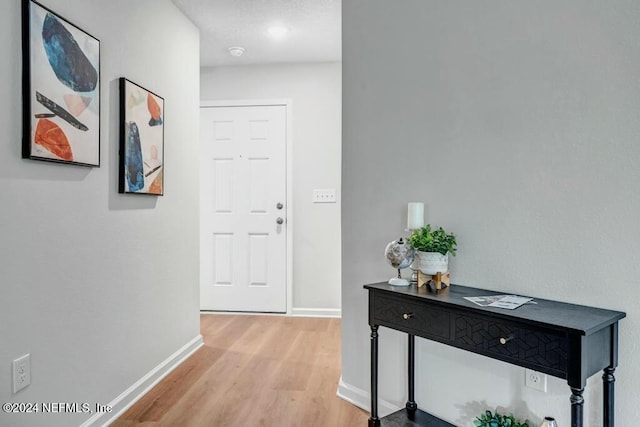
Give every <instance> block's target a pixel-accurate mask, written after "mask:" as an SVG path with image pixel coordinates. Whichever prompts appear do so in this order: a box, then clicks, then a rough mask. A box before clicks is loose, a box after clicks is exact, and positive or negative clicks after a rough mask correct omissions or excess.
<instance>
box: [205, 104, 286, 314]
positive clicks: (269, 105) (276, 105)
mask: <svg viewBox="0 0 640 427" xmlns="http://www.w3.org/2000/svg"><path fill="white" fill-rule="evenodd" d="M282 106H284V107H285V110H286V120H287V124H286V135H285V146H286V151H285V156H286V159H285V161H286V165H287V166H286V170H285V174H286V175H285V182H286V186H287V203H286V211H285V213H286V215H287V217H286V218H287V243H286V249H285V251H286V254H285V262H286V264H287V266H286V268H287V275H286V280H287V283H286V287H285V288H286V293H287V295H286V301H287V312H286V314H287V316H291V314H292V313H291V310H292V307H293V260H292V257H293V225H294V221H293V185H292V179H291V177H292V176H293V121H292V120H291V109H292V106H293V100H291V99H288V98H276V99H228V100H216V101H200V109H202V108H207V107H282Z"/></svg>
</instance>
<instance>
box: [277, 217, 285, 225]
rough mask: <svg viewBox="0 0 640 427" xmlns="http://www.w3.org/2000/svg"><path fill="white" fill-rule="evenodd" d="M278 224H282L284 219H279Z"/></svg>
mask: <svg viewBox="0 0 640 427" xmlns="http://www.w3.org/2000/svg"><path fill="white" fill-rule="evenodd" d="M276 222H277V223H278V224H282V223H283V222H284V219H282V218H280V217H278V219H276Z"/></svg>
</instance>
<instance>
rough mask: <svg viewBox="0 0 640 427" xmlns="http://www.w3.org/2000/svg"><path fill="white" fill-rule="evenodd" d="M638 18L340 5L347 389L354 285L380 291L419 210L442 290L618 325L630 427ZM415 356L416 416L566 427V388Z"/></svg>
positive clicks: (361, 379)
mask: <svg viewBox="0 0 640 427" xmlns="http://www.w3.org/2000/svg"><path fill="white" fill-rule="evenodd" d="M638 16H640V3H639V2H637V1H635V0H613V1H607V2H602V1H596V0H589V1H585V0H563V1H560V2H558V1H555V0H554V1H549V0H545V1H535V2H531V1H529V2H525V1H510V2H507V1H497V0H487V1H482V2H477V1H435V0H429V1H425V0H406V1H402V2H392V1H389V0H386V1H385V0H367V1H365V0H350V1H345V2H344V3H343V37H344V40H343V49H344V50H343V55H344V57H343V64H344V68H343V88H344V89H343V102H344V104H343V111H344V115H343V123H344V125H343V126H344V131H343V170H342V172H343V187H342V203H343V213H342V230H343V242H342V245H343V257H342V265H343V276H342V277H343V290H342V293H343V307H344V308H343V350H342V352H343V381H344V382H345V383H347V384H349V385H351V386H353V387H356V388H359V389H362V390H366V391H368V389H369V386H368V384H369V371H368V370H369V364H368V345H369V341H368V335H369V330H368V326H367V299H366V293H365V292H364V291H363V290H362V285H363V284H364V283H367V282H372V281H380V280H385V279H386V278H388V277H390V276H391V275H392V273H393V272H392V270H391V268H390V267H389V266H387V264H386V263H385V261H384V259H383V257H382V255H381V254H382V249H383V248H384V245H385V244H386V243H387V242H388V241H390V240H393V239H394V238H397V237H399V236H400V235H403V234H406V233H404V231H403V229H404V227H405V226H406V222H405V221H406V203H407V202H409V201H424V202H425V204H426V215H427V222H429V223H432V224H437V225H441V226H444V227H445V228H447V229H448V230H450V231H453V232H455V233H456V234H457V235H458V241H459V248H460V249H459V252H458V256H457V257H455V258H453V262H452V265H451V270H452V277H453V281H454V282H456V283H460V284H467V285H474V286H478V287H484V288H487V289H494V290H499V291H504V292H513V293H518V294H524V295H530V296H533V297H540V298H550V299H557V300H560V301H567V302H572V303H579V304H586V305H593V306H600V307H605V308H611V309H618V310H623V311H626V312H627V314H628V317H627V318H626V319H624V320H623V321H622V323H621V327H620V342H621V347H620V367H619V369H618V371H617V382H616V387H617V389H616V404H617V411H616V412H617V415H618V418H617V420H618V422H619V423H618V424H617V425H620V426H631V425H635V424H637V422H636V421H633V420H637V419H638V418H639V417H640V408H639V407H638V405H637V403H638V402H639V401H640V391H638V388H637V384H638V383H639V382H640V365H639V364H638V363H636V362H637V356H636V355H635V353H634V352H635V350H636V349H637V347H638V337H639V336H640V324H639V322H638V315H639V314H640V307H639V306H638V300H639V299H640V279H639V278H640V263H639V262H638V258H639V256H640V222H639V221H638V213H639V212H640V195H639V194H640V192H639V186H638V182H640V166H639V165H640V145H639V144H640V120H639V119H640V117H639V114H638V111H640V86H639V84H638V82H639V81H640V80H639V76H640V49H638V46H639V44H638V40H640V21H639V20H638ZM420 341H421V342H420V344H419V346H418V353H419V354H418V364H419V366H420V367H419V369H418V380H417V383H418V384H419V385H418V390H417V398H418V403H419V406H420V407H422V408H426V409H429V410H431V411H432V412H434V413H436V414H438V415H440V416H441V417H442V418H445V419H447V420H449V421H451V422H453V423H455V424H458V425H461V424H464V425H470V424H469V423H470V420H471V419H472V418H473V416H474V415H476V414H478V413H480V412H481V411H482V409H483V408H484V407H489V408H493V407H495V406H503V407H507V408H509V409H510V410H513V411H514V412H516V414H519V415H521V416H523V417H525V416H527V417H529V418H530V419H533V420H534V421H536V422H538V421H539V420H540V418H541V417H543V416H545V415H551V416H555V417H556V419H557V420H558V421H559V424H560V425H563V426H564V425H569V424H570V422H569V390H568V388H567V387H566V384H565V383H564V382H563V381H561V380H559V379H553V378H549V391H548V392H547V393H546V394H543V393H540V392H537V391H534V390H531V389H527V388H524V373H523V371H524V370H523V369H521V368H515V367H510V366H508V365H506V364H503V363H501V362H495V361H491V360H489V359H487V358H483V357H480V356H475V355H468V354H464V353H463V352H460V351H458V350H454V349H450V348H447V347H444V346H441V345H439V344H433V343H425V342H424V341H422V340H420ZM404 342H405V339H404V338H403V337H401V336H400V335H399V334H396V333H394V332H389V331H383V332H382V338H381V346H382V355H381V366H384V367H385V368H383V369H382V374H381V375H382V378H381V381H382V383H381V387H380V392H381V398H383V399H386V400H388V401H390V402H393V403H397V404H400V403H402V401H403V400H404V399H406V394H405V392H404V382H403V380H402V378H403V372H404V364H403V363H404V362H403V360H404V357H405V350H404ZM398 364H400V365H401V366H400V367H398V366H397V365H398ZM599 381H600V379H599V376H596V377H594V378H592V379H591V380H590V381H589V383H588V390H587V392H586V394H585V398H586V409H585V412H586V420H587V421H586V424H585V425H597V423H599V422H600V414H599V413H600V408H601V400H600V399H601V396H602V393H601V387H600V383H599ZM534 425H535V424H534Z"/></svg>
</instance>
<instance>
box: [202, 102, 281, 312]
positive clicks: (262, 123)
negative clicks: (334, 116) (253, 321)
mask: <svg viewBox="0 0 640 427" xmlns="http://www.w3.org/2000/svg"><path fill="white" fill-rule="evenodd" d="M200 111H201V120H200V123H201V125H200V126H201V129H200V139H201V165H200V166H201V167H200V171H201V172H200V174H201V182H200V185H201V200H200V202H201V208H200V218H201V220H200V230H201V231H200V254H201V255H200V257H201V260H200V306H201V309H203V310H229V311H258V312H280V313H284V312H286V310H287V285H286V279H287V268H286V262H287V256H286V248H287V244H286V242H287V238H286V232H287V227H286V224H287V223H286V215H285V213H286V202H287V201H286V194H287V192H286V130H287V124H286V118H287V112H286V107H285V106H283V105H277V106H249V107H246V106H242V107H202V108H201V110H200Z"/></svg>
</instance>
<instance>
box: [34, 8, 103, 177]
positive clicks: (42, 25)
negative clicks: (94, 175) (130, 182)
mask: <svg viewBox="0 0 640 427" xmlns="http://www.w3.org/2000/svg"><path fill="white" fill-rule="evenodd" d="M22 68H23V78H22V89H23V138H22V157H23V158H27V159H34V160H44V161H51V162H58V163H68V164H75V165H81V166H100V41H99V40H98V39H96V38H95V37H93V36H91V35H90V34H89V33H87V32H85V31H83V30H82V29H80V28H79V27H77V26H75V25H74V24H72V23H71V22H69V21H67V20H66V19H64V18H63V17H61V16H60V15H58V14H57V13H55V12H53V11H52V10H50V9H48V8H46V7H44V6H42V5H41V4H39V3H37V2H35V1H33V0H23V1H22Z"/></svg>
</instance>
